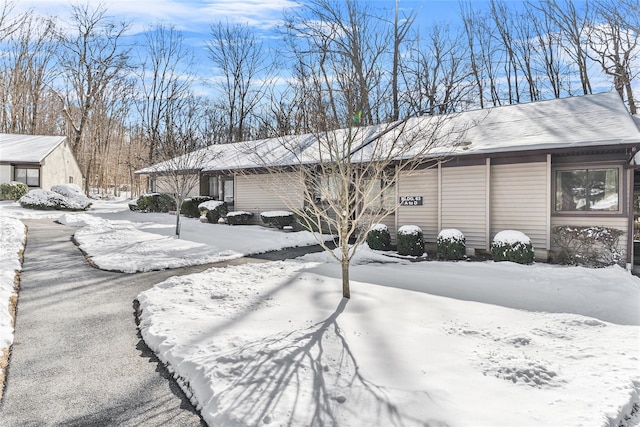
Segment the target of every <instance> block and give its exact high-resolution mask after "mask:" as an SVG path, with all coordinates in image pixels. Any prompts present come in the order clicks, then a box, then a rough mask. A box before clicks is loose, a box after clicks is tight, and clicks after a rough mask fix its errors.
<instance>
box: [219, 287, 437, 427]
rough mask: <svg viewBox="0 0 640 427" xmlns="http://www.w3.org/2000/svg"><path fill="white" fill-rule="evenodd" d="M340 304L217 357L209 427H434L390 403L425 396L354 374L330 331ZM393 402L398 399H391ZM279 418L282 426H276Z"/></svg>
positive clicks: (345, 347)
mask: <svg viewBox="0 0 640 427" xmlns="http://www.w3.org/2000/svg"><path fill="white" fill-rule="evenodd" d="M347 302H348V300H347V299H342V301H341V302H340V304H339V305H338V307H337V309H336V310H335V312H334V313H333V314H332V315H331V316H329V317H328V318H327V319H326V320H324V321H321V322H318V323H316V324H314V325H312V326H310V327H309V328H306V329H299V330H295V331H292V332H287V333H280V334H277V335H274V336H271V337H267V338H264V339H261V340H259V341H256V342H251V343H248V344H246V345H242V346H239V347H238V348H237V350H235V351H233V352H231V353H227V354H224V355H222V356H219V357H217V359H216V365H215V366H216V368H215V371H214V375H215V376H216V377H217V378H218V379H221V380H226V381H227V382H228V387H227V388H226V389H224V390H223V391H221V392H220V393H217V394H216V395H214V396H213V397H212V399H213V401H212V405H211V406H210V407H209V409H211V410H212V411H213V412H214V413H215V418H214V419H215V422H216V425H226V426H229V425H238V426H239V425H242V426H244V425H261V424H270V423H272V422H273V423H276V424H277V425H289V426H293V425H308V426H336V425H340V424H341V419H344V416H342V417H341V414H343V413H346V414H350V415H348V417H349V418H352V417H354V415H353V414H352V413H353V412H354V411H358V410H361V409H363V408H364V409H365V410H366V411H367V412H366V414H357V415H356V417H358V419H359V420H361V421H362V424H361V425H384V426H406V425H412V426H416V425H417V426H435V425H437V426H440V427H444V426H445V425H444V424H442V423H438V422H435V423H431V422H430V421H427V420H424V419H423V420H420V419H418V418H416V416H415V415H410V414H408V413H406V412H405V411H403V408H402V407H401V406H399V405H397V404H396V403H394V400H396V401H397V400H402V397H407V393H408V394H410V395H411V399H412V400H415V399H426V400H430V398H429V396H428V393H427V392H425V391H421V392H415V391H406V390H395V389H389V388H386V387H383V386H380V385H377V384H375V383H373V382H372V381H369V380H368V379H367V378H366V377H365V376H364V375H363V373H362V372H361V371H360V369H359V367H358V363H357V360H356V357H355V355H354V353H353V352H352V350H351V349H350V347H349V344H348V342H347V339H346V337H345V336H344V334H343V332H342V330H341V329H340V326H339V324H338V317H339V316H340V314H341V313H343V311H344V309H345V307H346V305H347ZM398 398H400V399H398ZM284 414H286V419H281V418H284V417H285V415H284Z"/></svg>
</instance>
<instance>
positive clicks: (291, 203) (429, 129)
mask: <svg viewBox="0 0 640 427" xmlns="http://www.w3.org/2000/svg"><path fill="white" fill-rule="evenodd" d="M316 114H318V115H323V116H324V115H326V116H327V120H333V118H332V114H331V113H330V112H324V111H322V110H318V111H317V112H316ZM450 119H451V116H445V115H440V116H430V117H424V118H411V119H405V120H400V121H395V122H391V123H388V124H380V125H374V126H366V127H360V126H357V124H353V125H352V126H350V127H348V128H344V129H339V130H334V131H329V132H316V133H313V134H310V135H302V136H289V137H282V138H276V139H275V144H277V145H276V146H273V145H270V144H266V145H264V146H257V147H256V146H247V148H244V150H245V151H246V152H251V157H252V159H253V160H252V162H253V163H254V164H256V165H258V166H259V168H260V169H263V170H267V171H268V173H269V174H270V175H271V177H272V178H271V180H261V181H263V182H265V184H264V185H265V190H266V191H269V192H271V193H273V194H274V196H276V197H279V198H280V199H281V200H282V201H283V202H284V203H285V204H286V205H287V208H288V209H289V210H291V211H292V212H293V213H294V214H295V215H296V217H297V219H298V221H299V222H300V223H301V224H302V226H303V227H304V228H306V229H309V230H315V231H323V232H325V233H327V232H328V233H330V234H333V235H334V236H335V239H334V240H333V241H332V242H331V243H329V242H325V241H324V239H323V236H321V235H320V234H319V233H317V234H315V236H316V239H317V241H318V243H319V244H320V245H321V246H322V247H323V248H324V249H325V250H326V251H328V252H329V253H330V254H331V255H332V256H333V257H334V258H335V259H336V260H337V261H338V262H339V263H340V265H341V275H342V293H343V296H344V297H345V298H350V297H351V291H350V285H349V269H350V264H351V261H352V260H353V258H354V256H355V254H356V252H357V250H358V248H359V247H360V246H361V245H362V244H363V243H364V242H365V241H366V236H367V232H368V231H369V230H370V229H371V227H372V226H373V225H374V224H376V223H379V222H381V221H382V220H384V218H386V217H387V216H389V215H391V214H392V213H393V212H395V210H396V209H397V207H398V206H399V200H398V199H397V198H396V192H395V186H396V183H397V182H398V178H399V176H400V174H402V173H410V172H411V171H413V170H415V169H416V168H417V167H419V166H420V165H424V164H427V163H429V161H427V160H425V156H427V155H428V154H429V152H430V151H431V150H432V149H433V147H434V146H435V145H436V144H438V143H440V142H442V141H444V140H449V139H450V138H453V135H454V131H453V130H452V128H447V123H448V122H449V120H450ZM251 150H253V151H251ZM430 161H433V160H430ZM287 171H288V172H289V173H287V174H284V173H283V172H287ZM246 173H251V172H246ZM258 173H260V172H258ZM268 182H270V184H269V183H268ZM274 183H277V184H274ZM269 185H271V186H269ZM276 187H277V188H276ZM301 200H302V203H300V202H301ZM334 247H335V248H337V249H336V250H335V251H334V250H333V249H334Z"/></svg>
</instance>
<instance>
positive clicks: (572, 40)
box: [535, 0, 592, 95]
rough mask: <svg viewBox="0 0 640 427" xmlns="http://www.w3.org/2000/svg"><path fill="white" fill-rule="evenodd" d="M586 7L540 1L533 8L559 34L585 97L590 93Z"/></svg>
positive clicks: (569, 3)
mask: <svg viewBox="0 0 640 427" xmlns="http://www.w3.org/2000/svg"><path fill="white" fill-rule="evenodd" d="M588 5H589V3H588V2H585V3H584V9H582V10H580V9H578V8H576V5H575V4H574V2H573V0H568V1H563V2H558V1H557V0H540V3H539V4H538V5H537V6H535V7H536V8H537V9H538V10H539V11H541V12H543V13H545V14H546V15H547V16H548V17H549V18H550V19H551V20H552V21H553V22H554V23H555V24H556V26H557V27H558V30H559V31H560V32H561V43H562V47H563V49H564V51H565V53H566V54H567V55H568V56H569V57H570V58H571V60H572V62H573V64H575V66H576V67H577V69H578V70H577V71H578V75H579V78H580V84H581V88H582V93H583V94H585V95H587V94H590V93H591V92H592V88H591V80H590V77H589V72H588V69H589V68H588V59H589V58H588V55H587V45H588V38H587V32H588V30H589V28H590V27H591V18H590V11H589V8H588Z"/></svg>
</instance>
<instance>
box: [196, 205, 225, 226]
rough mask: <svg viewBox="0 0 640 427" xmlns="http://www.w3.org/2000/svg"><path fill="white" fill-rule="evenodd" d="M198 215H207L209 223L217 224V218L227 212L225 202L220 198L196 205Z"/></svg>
mask: <svg viewBox="0 0 640 427" xmlns="http://www.w3.org/2000/svg"><path fill="white" fill-rule="evenodd" d="M198 209H199V211H200V216H205V217H207V221H208V222H209V223H210V224H217V223H218V220H219V219H220V218H222V217H223V216H225V215H226V214H227V210H228V209H229V208H228V207H227V202H223V201H221V200H208V201H206V202H202V203H200V204H199V205H198Z"/></svg>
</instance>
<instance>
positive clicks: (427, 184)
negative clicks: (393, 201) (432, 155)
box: [394, 169, 438, 242]
mask: <svg viewBox="0 0 640 427" xmlns="http://www.w3.org/2000/svg"><path fill="white" fill-rule="evenodd" d="M398 195H399V196H422V206H400V207H398V210H397V216H398V226H403V225H417V226H418V227H420V228H421V229H422V233H423V234H424V238H425V240H426V241H428V242H433V241H435V239H436V237H437V236H438V170H437V169H422V170H416V171H412V172H405V173H401V174H400V178H399V180H398ZM394 221H395V218H394Z"/></svg>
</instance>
